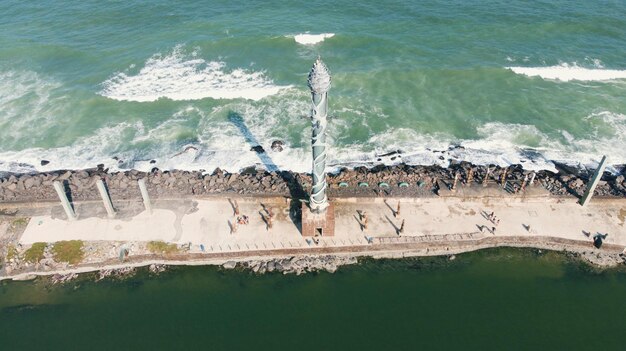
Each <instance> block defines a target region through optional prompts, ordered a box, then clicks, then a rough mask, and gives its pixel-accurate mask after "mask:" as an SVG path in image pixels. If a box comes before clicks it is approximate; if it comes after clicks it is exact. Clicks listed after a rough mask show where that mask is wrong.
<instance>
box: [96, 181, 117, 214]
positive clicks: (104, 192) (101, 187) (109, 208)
mask: <svg viewBox="0 0 626 351" xmlns="http://www.w3.org/2000/svg"><path fill="white" fill-rule="evenodd" d="M96 186H97V187H98V191H99V192H100V197H102V202H103V203H104V208H106V210H107V214H108V216H109V218H115V209H113V203H112V202H111V197H110V196H109V193H108V192H107V189H106V187H105V186H104V181H102V179H98V181H96Z"/></svg>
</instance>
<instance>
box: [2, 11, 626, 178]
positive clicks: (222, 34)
mask: <svg viewBox="0 0 626 351" xmlns="http://www.w3.org/2000/svg"><path fill="white" fill-rule="evenodd" d="M0 33H2V35H0V47H1V48H2V49H1V50H0V171H11V170H12V171H28V170H33V169H38V170H52V169H59V168H78V167H93V166H95V165H96V164H98V163H105V164H106V165H107V167H112V169H117V168H119V169H127V168H139V169H149V168H151V167H152V166H153V165H150V164H149V163H148V161H149V160H151V159H156V160H157V163H156V166H158V167H161V168H183V169H206V170H212V169H213V168H215V167H222V168H226V169H228V170H231V171H236V170H239V169H240V168H242V167H245V166H249V165H253V164H260V163H261V162H260V160H259V159H258V157H257V156H256V155H255V154H254V153H252V152H250V151H249V149H250V146H251V145H250V142H249V140H256V142H258V143H260V144H261V145H263V146H264V147H266V148H269V145H270V144H271V142H272V141H273V140H275V139H282V140H284V141H285V142H286V144H287V148H286V150H285V151H283V152H282V153H270V156H271V158H272V160H273V162H274V163H276V164H277V165H278V166H279V167H281V168H285V169H294V170H300V171H304V170H306V169H308V167H309V162H308V161H307V160H308V156H309V151H308V150H309V145H310V144H309V138H310V126H309V121H308V120H307V119H306V118H305V116H307V115H308V113H309V99H310V96H309V92H308V88H307V87H306V75H307V73H308V70H309V69H310V67H311V65H312V63H313V61H314V59H315V58H316V57H317V55H321V56H322V58H323V60H324V61H325V62H326V63H327V65H328V66H329V68H330V69H331V71H332V74H333V88H332V90H331V92H330V109H331V115H332V121H331V124H330V127H329V133H330V138H329V141H330V144H331V145H330V146H331V147H330V150H329V152H330V154H329V157H330V160H329V161H330V163H331V166H332V165H336V164H347V165H355V164H361V163H367V162H369V161H374V160H376V159H377V157H376V154H377V153H383V152H388V151H391V150H396V149H400V150H402V151H404V152H405V154H404V161H405V162H407V163H414V164H431V163H440V164H446V163H447V162H448V160H449V159H460V160H469V161H473V162H477V163H497V164H502V165H504V164H510V163H520V162H522V163H523V164H524V165H525V166H526V167H528V168H551V164H550V162H549V161H548V160H559V161H567V162H569V163H574V164H577V163H580V164H583V165H587V164H593V162H594V160H595V161H597V160H598V159H599V157H600V155H601V154H608V155H609V156H610V157H611V161H612V163H626V148H624V147H623V145H624V144H625V142H626V98H624V97H625V96H626V60H625V58H626V2H624V1H619V0H618V1H564V0H555V1H485V0H482V1H408V0H403V1H385V2H380V1H358V2H355V1H344V0H338V1H333V2H330V3H326V4H322V3H319V2H312V1H288V2H286V1H264V2H260V1H259V2H256V1H253V2H251V1H212V2H210V3H205V2H200V1H181V2H176V3H172V2H170V1H159V0H156V1H137V0H132V1H106V2H102V1H80V2H61V1H37V2H29V1H13V0H4V1H2V2H0ZM307 33H308V34H310V35H312V37H309V38H307V37H299V36H298V35H299V34H307ZM323 34H326V35H323ZM331 34H332V35H331ZM315 41H317V43H312V42H315ZM233 115H238V116H240V117H241V119H242V120H243V123H244V124H245V126H244V127H245V129H242V128H240V126H239V127H238V126H236V125H235V124H234V123H233V118H232V116H233ZM229 116H231V118H229ZM242 130H247V131H249V133H250V134H251V135H252V136H253V138H252V139H251V138H246V137H244V135H242ZM246 140H248V142H247V141H246ZM594 140H598V141H599V142H598V143H595V144H594V142H593V141H594ZM459 144H460V145H463V146H464V147H465V149H464V150H462V149H456V150H454V151H450V152H446V153H443V154H440V153H436V154H435V153H433V152H432V151H431V150H447V149H448V147H449V146H450V145H459ZM187 146H194V147H195V148H196V149H190V150H188V152H185V153H183V154H181V155H178V156H175V155H176V154H177V153H179V152H180V151H182V150H184V149H185V147H187ZM114 156H117V157H119V158H121V160H122V162H121V163H118V161H116V160H113V159H112V157H114ZM439 156H444V157H443V160H441V159H440V158H439ZM41 159H46V160H49V161H51V162H50V164H49V165H47V166H45V167H43V166H40V160H41ZM382 161H383V162H385V161H388V162H392V161H390V160H385V159H383V160H382ZM396 161H397V160H396ZM394 162H395V161H394Z"/></svg>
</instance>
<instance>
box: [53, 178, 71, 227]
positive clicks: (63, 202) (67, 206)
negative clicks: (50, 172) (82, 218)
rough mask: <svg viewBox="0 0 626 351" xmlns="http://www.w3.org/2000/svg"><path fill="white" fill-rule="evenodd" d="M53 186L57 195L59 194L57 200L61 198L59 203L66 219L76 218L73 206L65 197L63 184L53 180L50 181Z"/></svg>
mask: <svg viewBox="0 0 626 351" xmlns="http://www.w3.org/2000/svg"><path fill="white" fill-rule="evenodd" d="M52 185H53V186H54V190H56V192H57V195H59V200H61V205H62V206H63V209H64V210H65V214H66V215H67V219H69V220H70V221H75V220H76V218H77V217H76V213H75V212H74V208H73V207H72V205H71V204H70V200H68V199H67V195H66V194H65V189H64V188H63V184H61V182H59V181H55V182H53V183H52Z"/></svg>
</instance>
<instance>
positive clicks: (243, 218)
mask: <svg viewBox="0 0 626 351" xmlns="http://www.w3.org/2000/svg"><path fill="white" fill-rule="evenodd" d="M248 223H250V218H248V216H246V215H243V216H238V217H237V224H248Z"/></svg>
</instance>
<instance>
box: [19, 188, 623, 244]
mask: <svg viewBox="0 0 626 351" xmlns="http://www.w3.org/2000/svg"><path fill="white" fill-rule="evenodd" d="M442 195H443V196H442V197H431V198H408V199H403V198H387V199H384V198H345V199H335V200H334V202H335V206H336V207H335V208H336V235H335V236H334V237H321V238H320V239H319V242H318V243H315V242H313V241H312V240H311V238H305V237H302V236H301V234H300V231H299V227H298V224H297V223H294V221H293V220H292V219H291V217H290V214H289V203H288V202H287V200H286V199H284V198H231V199H232V200H235V199H236V200H237V202H238V204H239V210H240V215H246V216H248V217H249V224H245V225H239V226H238V228H237V230H236V232H232V230H231V223H234V222H235V221H236V218H235V216H234V208H233V205H232V203H231V201H230V200H231V199H228V198H207V199H190V200H171V201H168V200H160V201H157V202H155V204H154V210H153V213H152V214H149V213H148V212H146V211H144V210H143V209H142V208H141V207H140V206H139V205H138V204H135V205H132V204H131V205H125V207H124V206H121V208H119V209H118V210H119V211H118V216H117V217H116V218H115V219H109V218H107V217H106V212H105V211H104V209H103V208H102V205H101V204H97V203H86V204H80V205H78V206H77V213H78V216H79V217H78V220H76V221H71V222H70V221H67V220H65V215H64V213H63V212H62V209H61V207H60V205H59V206H56V205H55V206H52V207H49V208H48V207H47V208H43V209H40V210H39V211H38V212H39V214H37V215H33V216H32V217H31V220H30V222H29V224H28V226H27V227H26V229H25V231H24V232H23V234H22V235H21V237H20V238H19V242H20V243H22V244H31V243H34V242H55V241H60V240H74V239H79V240H84V241H116V242H145V241H152V240H161V241H165V242H171V243H176V244H191V246H190V250H189V252H190V253H200V252H203V249H204V252H206V253H224V252H246V251H259V250H276V249H289V248H293V249H306V248H311V249H313V248H320V247H343V246H360V245H363V246H368V245H370V246H371V245H377V244H383V243H389V242H411V241H419V240H436V239H437V237H438V236H444V235H446V236H448V238H455V237H454V235H457V236H458V238H463V237H465V238H471V239H480V238H486V237H506V236H516V237H529V238H532V237H543V236H545V237H554V238H562V239H570V240H578V241H581V242H584V241H587V242H589V245H590V247H591V242H592V237H593V235H595V234H596V233H608V234H609V235H608V237H607V238H606V240H605V243H607V244H615V245H621V246H626V227H625V225H624V222H625V220H626V218H625V217H626V199H616V200H609V201H602V200H597V201H593V202H592V203H590V204H589V205H588V206H587V207H581V206H580V205H578V204H577V203H576V202H575V199H574V198H566V199H556V198H549V197H543V196H538V197H534V198H533V197H530V198H525V199H521V198H513V197H483V198H474V197H460V196H451V195H452V194H442ZM398 202H400V214H399V215H398V216H394V211H395V210H396V209H397V204H398ZM264 208H267V209H270V211H271V212H272V213H273V214H274V218H275V219H274V221H273V226H272V228H271V229H269V228H268V226H267V224H266V222H265V221H264V220H263V218H262V214H263V215H264V216H266V217H267V212H266V210H265V209H264ZM362 211H364V212H365V213H366V216H367V229H362V226H361V223H362V219H361V216H360V215H359V212H362ZM491 212H494V213H495V216H496V217H497V218H498V219H499V220H500V221H499V224H498V225H496V224H494V223H492V222H491V221H490V220H489V219H488V218H487V214H489V213H491ZM403 220H404V222H405V225H404V230H403V232H402V233H399V229H400V227H401V224H402V221H403ZM482 226H484V230H483V231H481V230H480V228H481V227H482ZM493 227H496V230H495V232H494V233H492V232H491V228H493ZM451 235H452V236H451ZM450 236H451V237H450ZM131 255H132V252H131Z"/></svg>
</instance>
